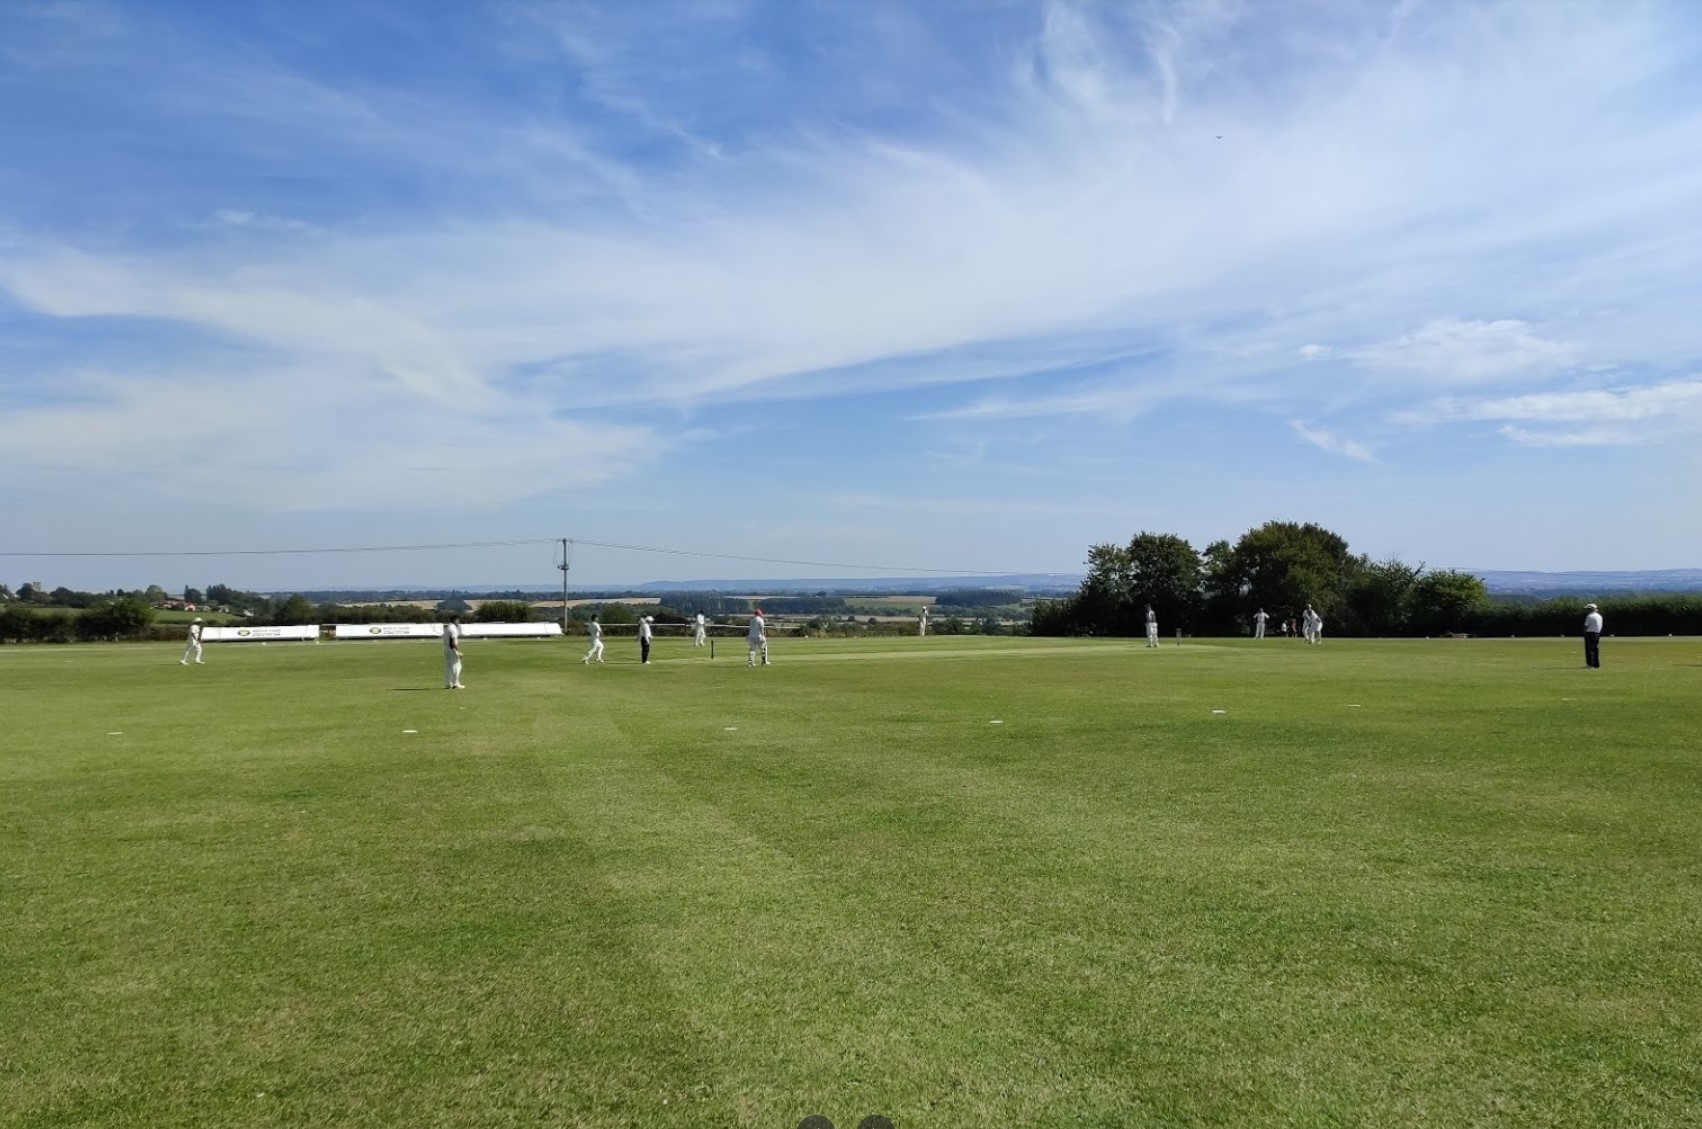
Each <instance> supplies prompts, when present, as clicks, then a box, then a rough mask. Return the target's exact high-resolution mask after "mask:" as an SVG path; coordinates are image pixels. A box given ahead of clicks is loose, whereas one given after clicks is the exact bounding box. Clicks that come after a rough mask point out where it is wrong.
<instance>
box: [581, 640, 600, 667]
mask: <svg viewBox="0 0 1702 1129" xmlns="http://www.w3.org/2000/svg"><path fill="white" fill-rule="evenodd" d="M585 661H586V662H588V663H600V662H602V661H603V641H602V640H601V639H598V640H596V641H595V642H593V643H592V644H591V649H590V650H589V651H586V652H585Z"/></svg>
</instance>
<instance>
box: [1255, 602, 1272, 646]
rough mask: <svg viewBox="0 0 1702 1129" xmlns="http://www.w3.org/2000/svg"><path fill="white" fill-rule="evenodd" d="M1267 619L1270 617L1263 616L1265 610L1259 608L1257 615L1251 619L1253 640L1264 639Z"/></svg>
mask: <svg viewBox="0 0 1702 1129" xmlns="http://www.w3.org/2000/svg"><path fill="white" fill-rule="evenodd" d="M1269 618H1271V617H1270V616H1268V615H1266V614H1265V609H1264V608H1260V609H1259V612H1258V614H1257V615H1255V616H1254V617H1253V638H1255V639H1263V638H1264V637H1265V621H1266V620H1267V619H1269Z"/></svg>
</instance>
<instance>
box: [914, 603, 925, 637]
mask: <svg viewBox="0 0 1702 1129" xmlns="http://www.w3.org/2000/svg"><path fill="white" fill-rule="evenodd" d="M916 634H918V635H926V634H928V608H927V605H926V604H924V605H923V606H922V618H921V620H919V621H918V623H917V625H916Z"/></svg>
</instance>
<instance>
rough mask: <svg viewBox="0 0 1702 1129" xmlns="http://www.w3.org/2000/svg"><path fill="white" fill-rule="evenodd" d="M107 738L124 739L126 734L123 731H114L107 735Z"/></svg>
mask: <svg viewBox="0 0 1702 1129" xmlns="http://www.w3.org/2000/svg"><path fill="white" fill-rule="evenodd" d="M107 736H108V737H122V736H124V732H123V731H122V730H119V729H114V730H112V731H111V732H109V733H108V734H107Z"/></svg>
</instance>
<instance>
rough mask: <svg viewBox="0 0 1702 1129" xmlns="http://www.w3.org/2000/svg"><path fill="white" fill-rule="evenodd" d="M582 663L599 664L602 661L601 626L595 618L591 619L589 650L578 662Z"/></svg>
mask: <svg viewBox="0 0 1702 1129" xmlns="http://www.w3.org/2000/svg"><path fill="white" fill-rule="evenodd" d="M580 661H581V662H584V663H600V662H602V661H603V625H602V624H601V623H598V622H597V617H596V616H592V617H591V649H590V650H588V651H586V652H585V657H584V658H583V659H581V660H580Z"/></svg>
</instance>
